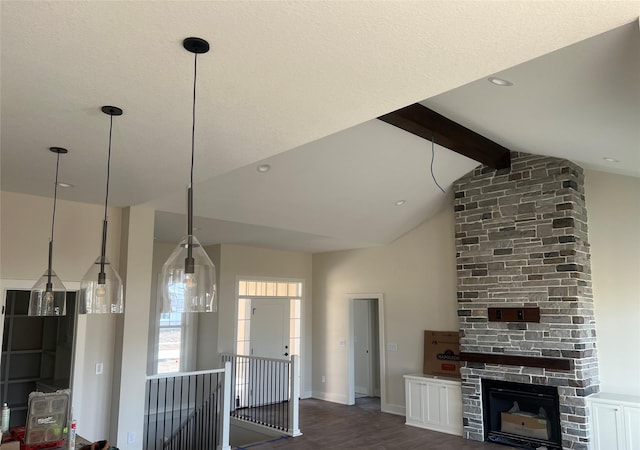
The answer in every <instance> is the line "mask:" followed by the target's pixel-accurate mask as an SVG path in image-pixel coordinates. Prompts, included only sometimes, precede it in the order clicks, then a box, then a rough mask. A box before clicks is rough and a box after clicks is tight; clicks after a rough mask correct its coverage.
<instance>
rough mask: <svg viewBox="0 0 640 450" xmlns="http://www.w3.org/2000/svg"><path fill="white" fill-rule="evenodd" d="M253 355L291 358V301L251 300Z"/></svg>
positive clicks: (283, 299) (276, 299)
mask: <svg viewBox="0 0 640 450" xmlns="http://www.w3.org/2000/svg"><path fill="white" fill-rule="evenodd" d="M251 355H252V356H260V357H264V358H276V359H285V358H287V359H288V358H289V356H290V352H289V299H285V298H275V299H252V300H251Z"/></svg>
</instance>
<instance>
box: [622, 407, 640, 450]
mask: <svg viewBox="0 0 640 450" xmlns="http://www.w3.org/2000/svg"><path fill="white" fill-rule="evenodd" d="M624 435H625V438H626V444H627V448H628V449H630V450H633V449H637V448H640V408H634V407H633V406H625V407H624Z"/></svg>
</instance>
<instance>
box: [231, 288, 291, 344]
mask: <svg viewBox="0 0 640 450" xmlns="http://www.w3.org/2000/svg"><path fill="white" fill-rule="evenodd" d="M260 298H281V299H289V305H290V310H289V348H290V354H292V355H300V352H301V350H302V349H301V347H300V336H301V327H300V325H301V324H300V321H301V304H302V283H301V282H291V281H267V280H248V279H241V280H240V281H239V282H238V332H237V338H236V353H237V354H238V355H250V354H251V351H250V348H251V302H252V301H259V299H260Z"/></svg>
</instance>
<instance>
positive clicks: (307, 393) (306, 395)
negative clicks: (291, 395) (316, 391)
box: [300, 391, 313, 399]
mask: <svg viewBox="0 0 640 450" xmlns="http://www.w3.org/2000/svg"><path fill="white" fill-rule="evenodd" d="M300 398H301V399H307V398H313V392H311V391H302V392H301V393H300Z"/></svg>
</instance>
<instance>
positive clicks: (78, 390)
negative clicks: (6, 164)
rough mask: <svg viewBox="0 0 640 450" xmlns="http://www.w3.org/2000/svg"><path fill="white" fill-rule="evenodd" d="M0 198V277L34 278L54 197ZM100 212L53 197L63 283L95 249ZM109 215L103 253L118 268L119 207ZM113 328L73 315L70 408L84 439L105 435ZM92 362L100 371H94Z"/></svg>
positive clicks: (56, 257)
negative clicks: (72, 378) (100, 363)
mask: <svg viewBox="0 0 640 450" xmlns="http://www.w3.org/2000/svg"><path fill="white" fill-rule="evenodd" d="M61 195H64V194H63V193H62V194H61ZM0 204H1V207H2V214H0V278H2V279H11V280H28V281H29V282H27V285H29V284H33V283H32V282H35V280H36V279H37V278H39V277H40V275H42V274H43V273H44V271H45V270H46V268H47V256H48V243H49V238H50V234H51V212H52V207H53V200H52V199H51V198H45V197H37V196H33V195H26V194H17V193H13V192H1V193H0ZM103 214H104V207H103V206H100V205H90V204H86V203H78V202H70V201H66V200H62V199H60V198H58V203H57V207H56V224H55V235H54V254H53V269H54V270H55V272H56V273H57V274H58V276H59V277H60V279H61V280H62V281H63V283H65V284H66V285H68V286H75V287H77V286H78V285H79V282H80V280H81V279H82V277H83V276H84V274H85V272H86V271H87V269H88V268H89V267H90V266H91V265H92V264H93V262H94V261H95V259H96V258H97V257H98V255H99V254H100V240H101V237H102V219H103ZM108 217H109V228H108V236H107V257H108V258H109V260H110V261H111V262H112V264H113V265H114V267H115V268H116V269H118V262H119V259H120V226H121V217H122V211H121V209H119V208H109V211H108ZM7 287H11V286H7ZM25 331H26V330H25ZM114 333H115V319H114V317H113V316H85V315H81V316H79V317H78V325H77V333H76V355H75V361H76V364H75V367H74V391H73V413H74V416H75V417H76V418H77V420H78V433H79V434H81V435H83V436H86V437H87V438H89V439H94V438H95V439H96V440H97V439H103V438H105V437H107V436H108V430H109V414H110V404H111V386H112V382H113V345H114V338H115V334H114ZM97 362H102V363H103V364H104V372H103V374H102V375H96V374H95V363H97ZM96 405H99V408H96Z"/></svg>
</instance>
